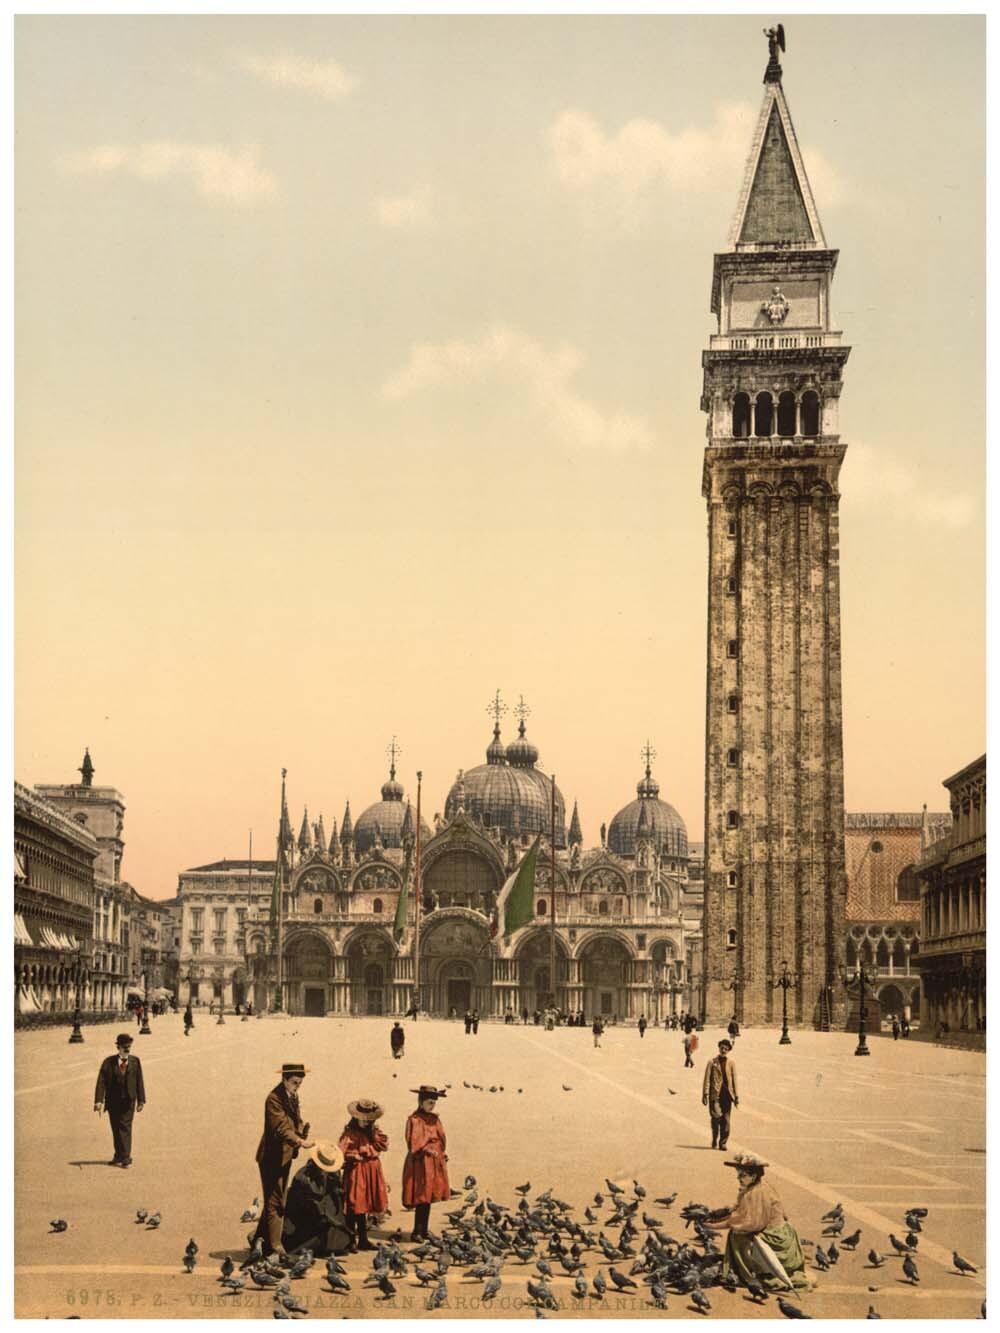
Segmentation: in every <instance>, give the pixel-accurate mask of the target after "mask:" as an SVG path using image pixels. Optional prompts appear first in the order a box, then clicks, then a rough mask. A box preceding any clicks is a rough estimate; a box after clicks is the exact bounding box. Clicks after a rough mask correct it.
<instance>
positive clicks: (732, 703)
mask: <svg viewBox="0 0 1000 1333" xmlns="http://www.w3.org/2000/svg"><path fill="white" fill-rule="evenodd" d="M726 711H727V712H730V713H738V712H739V711H740V696H739V695H738V694H731V695H730V696H729V698H728V699H727V700H726Z"/></svg>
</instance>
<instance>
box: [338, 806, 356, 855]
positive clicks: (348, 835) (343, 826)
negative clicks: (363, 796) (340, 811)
mask: <svg viewBox="0 0 1000 1333" xmlns="http://www.w3.org/2000/svg"><path fill="white" fill-rule="evenodd" d="M353 837H354V825H353V824H352V823H351V803H350V801H348V802H347V804H346V805H345V806H344V818H343V819H342V820H341V821H340V845H341V847H346V846H347V845H348V843H350V841H351V839H352V838H353Z"/></svg>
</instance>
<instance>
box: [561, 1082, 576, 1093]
mask: <svg viewBox="0 0 1000 1333" xmlns="http://www.w3.org/2000/svg"><path fill="white" fill-rule="evenodd" d="M562 1090H563V1092H572V1091H573V1089H572V1087H571V1086H570V1084H569V1083H564V1084H563V1085H562Z"/></svg>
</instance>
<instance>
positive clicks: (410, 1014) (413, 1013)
mask: <svg viewBox="0 0 1000 1333" xmlns="http://www.w3.org/2000/svg"><path fill="white" fill-rule="evenodd" d="M403 1017H404V1018H412V1019H413V1021H414V1023H415V1022H416V1021H417V1002H416V1000H413V1001H411V1003H410V1007H409V1009H407V1011H406V1013H405V1014H404V1015H403Z"/></svg>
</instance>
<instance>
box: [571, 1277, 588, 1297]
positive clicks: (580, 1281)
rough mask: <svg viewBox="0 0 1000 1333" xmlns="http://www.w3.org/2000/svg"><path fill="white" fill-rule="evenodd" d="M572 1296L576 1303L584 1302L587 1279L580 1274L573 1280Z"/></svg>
mask: <svg viewBox="0 0 1000 1333" xmlns="http://www.w3.org/2000/svg"><path fill="white" fill-rule="evenodd" d="M573 1295H574V1296H575V1297H576V1299H577V1300H578V1301H582V1300H585V1299H586V1296H587V1279H586V1278H585V1277H584V1276H583V1275H582V1274H580V1273H577V1275H576V1277H575V1278H574V1279H573Z"/></svg>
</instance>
